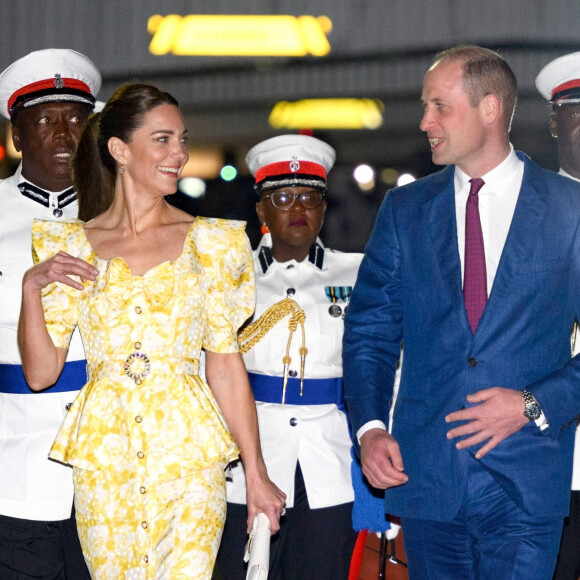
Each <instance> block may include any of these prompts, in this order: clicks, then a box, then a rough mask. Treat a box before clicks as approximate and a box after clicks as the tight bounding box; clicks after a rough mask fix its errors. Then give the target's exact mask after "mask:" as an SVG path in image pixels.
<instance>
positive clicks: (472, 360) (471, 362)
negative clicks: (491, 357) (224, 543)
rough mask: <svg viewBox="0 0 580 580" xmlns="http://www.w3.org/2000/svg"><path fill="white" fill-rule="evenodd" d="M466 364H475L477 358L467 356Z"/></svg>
mask: <svg viewBox="0 0 580 580" xmlns="http://www.w3.org/2000/svg"><path fill="white" fill-rule="evenodd" d="M467 364H468V365H469V366H470V367H474V366H477V359H476V358H468V359H467Z"/></svg>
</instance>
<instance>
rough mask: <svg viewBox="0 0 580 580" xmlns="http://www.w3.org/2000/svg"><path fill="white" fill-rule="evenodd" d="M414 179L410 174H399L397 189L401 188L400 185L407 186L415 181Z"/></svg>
mask: <svg viewBox="0 0 580 580" xmlns="http://www.w3.org/2000/svg"><path fill="white" fill-rule="evenodd" d="M415 179H416V177H415V176H414V175H411V174H410V173H401V175H400V176H399V179H397V187H401V185H407V183H412V182H413V181H415Z"/></svg>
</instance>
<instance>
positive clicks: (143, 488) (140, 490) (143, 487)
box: [139, 485, 147, 494]
mask: <svg viewBox="0 0 580 580" xmlns="http://www.w3.org/2000/svg"><path fill="white" fill-rule="evenodd" d="M146 491H147V489H146V488H145V486H144V485H142V486H141V487H140V488H139V493H141V494H143V493H145V492H146Z"/></svg>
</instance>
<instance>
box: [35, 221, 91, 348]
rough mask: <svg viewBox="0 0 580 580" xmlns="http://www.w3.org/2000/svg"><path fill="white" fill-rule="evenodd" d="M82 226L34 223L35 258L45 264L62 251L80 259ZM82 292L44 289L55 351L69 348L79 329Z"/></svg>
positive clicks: (62, 286) (57, 285) (63, 287)
mask: <svg viewBox="0 0 580 580" xmlns="http://www.w3.org/2000/svg"><path fill="white" fill-rule="evenodd" d="M82 228H83V222H81V221H79V220H68V221H62V222H55V221H50V220H34V221H33V223H32V258H33V260H34V263H35V264H37V263H39V262H43V261H44V260H47V259H48V258H50V257H51V256H54V255H55V254H56V253H58V252H59V251H64V252H67V253H69V254H71V255H73V256H78V255H79V249H80V248H81V247H82V245H83V244H82V237H83V229H82ZM80 293H81V292H80V291H79V290H76V289H74V288H71V287H70V286H67V285H66V284H61V283H58V282H56V283H52V284H49V285H48V286H46V287H45V288H43V290H42V293H41V296H42V307H43V310H44V319H45V322H46V327H47V329H48V333H49V335H50V337H51V339H52V342H53V343H54V345H55V346H56V347H59V348H67V349H68V347H69V344H70V339H71V336H72V334H73V331H74V329H75V327H76V325H77V318H78V308H77V305H78V297H79V296H80Z"/></svg>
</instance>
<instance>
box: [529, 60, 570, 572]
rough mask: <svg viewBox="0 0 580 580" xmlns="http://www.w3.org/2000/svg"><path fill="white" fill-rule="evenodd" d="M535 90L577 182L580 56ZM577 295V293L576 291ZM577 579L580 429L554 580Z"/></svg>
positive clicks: (544, 74)
mask: <svg viewBox="0 0 580 580" xmlns="http://www.w3.org/2000/svg"><path fill="white" fill-rule="evenodd" d="M536 87H537V88H538V91H540V93H541V94H542V96H543V97H544V98H545V99H546V100H547V101H548V104H549V105H550V107H551V111H550V132H551V133H552V137H554V138H555V139H557V143H558V160H559V163H560V171H559V172H558V173H560V174H561V175H565V176H566V177H570V178H571V179H574V180H576V181H580V52H574V53H571V54H566V55H564V56H561V57H559V58H557V59H555V60H553V61H551V62H549V63H548V64H547V65H546V66H545V67H544V68H543V69H542V70H541V71H540V74H538V76H537V77H536ZM579 291H580V290H579ZM579 352H580V333H579V332H578V331H577V332H576V334H575V335H574V337H573V339H572V354H573V355H576V354H578V353H579ZM578 577H580V427H577V428H576V440H575V443H574V469H573V472H572V495H571V500H570V516H569V518H567V519H566V521H565V523H564V529H563V531H562V540H561V542H560V552H559V553H558V562H557V564H556V571H555V572H554V580H576V579H577V578H578Z"/></svg>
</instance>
